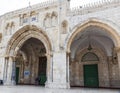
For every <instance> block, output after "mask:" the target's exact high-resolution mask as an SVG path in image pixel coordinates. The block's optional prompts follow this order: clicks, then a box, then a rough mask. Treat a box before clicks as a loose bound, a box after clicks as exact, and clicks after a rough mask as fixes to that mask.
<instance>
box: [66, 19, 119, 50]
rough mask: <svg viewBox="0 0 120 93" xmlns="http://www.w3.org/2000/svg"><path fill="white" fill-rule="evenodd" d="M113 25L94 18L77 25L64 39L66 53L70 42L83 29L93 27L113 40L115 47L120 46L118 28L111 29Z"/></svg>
mask: <svg viewBox="0 0 120 93" xmlns="http://www.w3.org/2000/svg"><path fill="white" fill-rule="evenodd" d="M114 25H115V24H113V23H110V22H106V21H103V20H99V19H95V18H91V19H89V20H87V21H85V22H83V23H82V24H78V25H76V26H75V27H74V28H73V30H72V32H71V33H70V34H69V35H68V37H67V38H66V44H67V45H66V48H67V51H68V52H70V46H71V44H72V41H73V40H74V37H75V36H76V35H77V34H78V33H80V32H82V31H84V29H86V28H87V27H89V26H95V27H99V28H101V29H104V30H105V31H106V32H107V33H108V34H109V35H110V37H111V38H112V39H113V42H114V44H115V46H116V47H117V46H120V42H119V41H120V37H119V34H118V33H117V32H118V30H119V29H118V27H113V26H114Z"/></svg>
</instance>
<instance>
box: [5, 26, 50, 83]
mask: <svg viewBox="0 0 120 93" xmlns="http://www.w3.org/2000/svg"><path fill="white" fill-rule="evenodd" d="M51 50H52V46H51V42H50V39H49V38H48V37H47V34H46V33H45V32H43V30H41V29H39V28H38V27H36V26H34V25H32V26H29V25H28V26H25V27H23V28H21V29H20V30H19V31H17V32H16V33H15V34H14V35H13V36H12V38H11V39H10V41H9V43H8V46H7V50H6V61H7V62H8V64H9V67H8V68H7V71H6V73H5V77H7V78H6V80H5V83H6V84H12V83H13V81H16V83H17V84H36V83H37V84H40V85H45V83H46V84H47V83H49V82H51V81H52V75H51V74H52V72H51V69H52V67H51V55H50V54H51ZM6 67H7V66H6ZM36 81H38V82H36Z"/></svg>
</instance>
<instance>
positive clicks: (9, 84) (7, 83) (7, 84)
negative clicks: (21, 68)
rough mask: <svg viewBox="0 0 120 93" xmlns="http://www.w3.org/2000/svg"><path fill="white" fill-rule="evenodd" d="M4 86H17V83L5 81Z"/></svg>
mask: <svg viewBox="0 0 120 93" xmlns="http://www.w3.org/2000/svg"><path fill="white" fill-rule="evenodd" d="M3 85H5V86H14V85H16V82H15V81H5V82H4V83H3Z"/></svg>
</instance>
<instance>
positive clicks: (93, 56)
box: [81, 52, 99, 62]
mask: <svg viewBox="0 0 120 93" xmlns="http://www.w3.org/2000/svg"><path fill="white" fill-rule="evenodd" d="M81 61H82V62H85V61H99V58H98V56H97V55H96V54H95V53H92V52H88V53H86V54H85V55H83V57H82V60H81Z"/></svg>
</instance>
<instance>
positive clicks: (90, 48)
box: [87, 36, 93, 51]
mask: <svg viewBox="0 0 120 93" xmlns="http://www.w3.org/2000/svg"><path fill="white" fill-rule="evenodd" d="M88 40H89V45H88V48H87V49H88V50H89V51H91V50H92V49H93V48H92V46H91V42H90V36H88Z"/></svg>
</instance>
